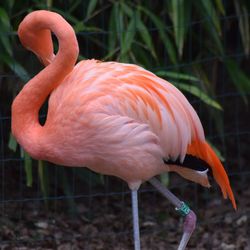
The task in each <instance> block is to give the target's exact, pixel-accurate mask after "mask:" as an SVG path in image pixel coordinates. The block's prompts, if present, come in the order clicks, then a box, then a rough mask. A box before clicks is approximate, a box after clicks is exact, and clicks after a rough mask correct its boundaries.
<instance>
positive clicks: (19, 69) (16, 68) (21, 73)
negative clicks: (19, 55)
mask: <svg viewBox="0 0 250 250" xmlns="http://www.w3.org/2000/svg"><path fill="white" fill-rule="evenodd" d="M2 60H3V62H4V63H5V64H6V65H8V66H9V67H10V69H11V70H12V71H13V72H14V73H15V74H16V75H17V76H18V77H19V78H20V79H21V80H22V81H24V82H27V81H28V80H29V79H30V77H29V74H28V73H27V71H26V70H25V69H24V68H23V66H22V65H21V64H19V63H18V62H17V61H14V60H13V59H12V58H11V57H10V56H7V55H4V56H2Z"/></svg>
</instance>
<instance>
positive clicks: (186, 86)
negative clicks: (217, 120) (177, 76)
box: [172, 82, 223, 110]
mask: <svg viewBox="0 0 250 250" xmlns="http://www.w3.org/2000/svg"><path fill="white" fill-rule="evenodd" d="M172 83H173V84H174V85H175V86H176V87H177V88H179V89H181V90H184V91H186V92H188V93H190V94H192V95H194V96H196V97H198V98H199V99H200V100H201V101H203V102H204V103H206V104H208V105H209V106H211V107H213V108H216V109H218V110H223V109H222V107H221V105H220V104H219V103H218V102H216V101H215V100H213V99H212V98H210V97H209V96H208V95H207V94H206V93H204V92H203V91H202V90H201V89H199V88H198V87H197V86H195V85H189V84H185V83H179V82H178V83H177V82H172Z"/></svg>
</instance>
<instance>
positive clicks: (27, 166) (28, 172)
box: [24, 152, 33, 187]
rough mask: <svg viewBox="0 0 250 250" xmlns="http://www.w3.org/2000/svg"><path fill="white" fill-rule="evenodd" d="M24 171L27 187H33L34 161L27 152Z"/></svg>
mask: <svg viewBox="0 0 250 250" xmlns="http://www.w3.org/2000/svg"><path fill="white" fill-rule="evenodd" d="M24 169H25V174H26V185H27V186H28V187H31V186H32V183H33V176H32V159H31V157H30V156H29V155H28V153H26V152H24Z"/></svg>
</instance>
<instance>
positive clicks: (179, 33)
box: [170, 0, 191, 57]
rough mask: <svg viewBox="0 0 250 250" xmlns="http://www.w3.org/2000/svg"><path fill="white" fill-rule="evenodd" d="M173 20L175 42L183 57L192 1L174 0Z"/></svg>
mask: <svg viewBox="0 0 250 250" xmlns="http://www.w3.org/2000/svg"><path fill="white" fill-rule="evenodd" d="M171 6H172V8H171V9H172V13H171V15H170V16H171V17H172V22H173V27H174V37H175V43H176V46H177V49H178V54H179V56H180V57H182V54H183V47H184V41H185V35H186V33H187V29H188V23H189V20H190V10H191V2H189V1H185V0H172V1H171Z"/></svg>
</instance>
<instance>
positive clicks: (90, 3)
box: [86, 0, 98, 18]
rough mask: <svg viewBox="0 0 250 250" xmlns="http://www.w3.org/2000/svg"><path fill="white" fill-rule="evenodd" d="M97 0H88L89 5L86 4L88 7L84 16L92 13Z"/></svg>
mask: <svg viewBox="0 0 250 250" xmlns="http://www.w3.org/2000/svg"><path fill="white" fill-rule="evenodd" d="M97 2H98V1H97V0H90V1H89V5H88V8H87V16H86V18H89V17H90V15H91V14H92V12H93V11H94V9H95V8H96V4H97Z"/></svg>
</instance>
